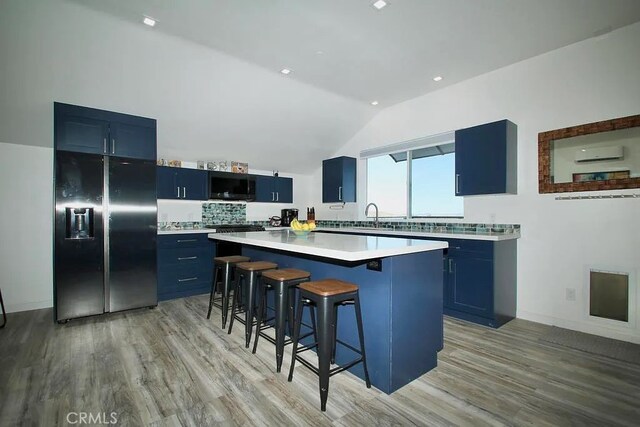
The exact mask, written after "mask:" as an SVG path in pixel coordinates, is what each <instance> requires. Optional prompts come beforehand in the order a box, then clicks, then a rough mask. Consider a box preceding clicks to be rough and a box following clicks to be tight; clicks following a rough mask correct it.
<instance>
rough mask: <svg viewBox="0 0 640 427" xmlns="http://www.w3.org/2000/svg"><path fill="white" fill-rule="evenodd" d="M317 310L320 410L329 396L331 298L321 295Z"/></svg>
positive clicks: (332, 325)
mask: <svg viewBox="0 0 640 427" xmlns="http://www.w3.org/2000/svg"><path fill="white" fill-rule="evenodd" d="M316 309H317V310H318V375H319V377H320V381H319V388H320V410H321V411H323V412H324V411H326V410H327V397H328V396H329V370H330V365H331V354H332V353H333V328H334V323H335V319H334V314H335V309H334V306H333V303H332V300H331V299H330V298H327V297H323V298H322V299H320V300H319V301H318V304H317V306H316Z"/></svg>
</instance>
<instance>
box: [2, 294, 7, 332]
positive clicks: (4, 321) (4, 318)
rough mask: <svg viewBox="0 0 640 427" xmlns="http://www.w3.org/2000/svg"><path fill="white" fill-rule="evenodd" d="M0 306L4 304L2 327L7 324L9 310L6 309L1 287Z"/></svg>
mask: <svg viewBox="0 0 640 427" xmlns="http://www.w3.org/2000/svg"><path fill="white" fill-rule="evenodd" d="M0 306H2V326H0V328H4V326H5V325H6V324H7V312H6V311H5V309H4V300H3V299H2V289H0Z"/></svg>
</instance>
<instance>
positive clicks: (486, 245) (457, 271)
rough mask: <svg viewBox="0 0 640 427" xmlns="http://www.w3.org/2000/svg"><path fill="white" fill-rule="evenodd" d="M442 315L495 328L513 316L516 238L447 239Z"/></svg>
mask: <svg viewBox="0 0 640 427" xmlns="http://www.w3.org/2000/svg"><path fill="white" fill-rule="evenodd" d="M448 242H449V249H448V250H447V254H446V255H445V259H444V263H445V271H444V290H443V291H444V314H446V315H449V316H452V317H456V318H458V319H463V320H468V321H471V322H474V323H479V324H481V325H485V326H490V327H493V328H498V327H500V326H502V325H503V324H505V323H507V322H508V321H509V320H511V319H513V318H515V317H516V295H517V292H516V281H517V269H516V263H517V244H516V240H504V241H497V242H495V241H482V240H463V239H450V240H448Z"/></svg>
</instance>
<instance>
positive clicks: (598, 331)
mask: <svg viewBox="0 0 640 427" xmlns="http://www.w3.org/2000/svg"><path fill="white" fill-rule="evenodd" d="M517 317H518V319H523V320H530V321H532V322H537V323H543V324H545V325H551V326H557V327H559V328H565V329H571V330H572V331H578V332H584V333H585V334H592V335H599V336H601V337H605V338H612V339H615V340H620V341H627V342H631V343H634V344H640V330H638V329H629V333H624V332H620V331H619V330H614V329H611V328H607V327H603V326H597V325H593V324H590V323H584V322H578V321H575V320H567V319H561V318H559V317H553V316H547V315H544V314H539V313H532V312H529V311H522V310H518V315H517Z"/></svg>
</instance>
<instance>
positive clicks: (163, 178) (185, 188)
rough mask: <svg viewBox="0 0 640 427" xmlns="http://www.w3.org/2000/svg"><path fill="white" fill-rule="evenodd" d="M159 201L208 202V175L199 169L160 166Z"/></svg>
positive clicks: (158, 181)
mask: <svg viewBox="0 0 640 427" xmlns="http://www.w3.org/2000/svg"><path fill="white" fill-rule="evenodd" d="M156 177H157V197H158V199H175V200H207V199H208V197H209V195H208V191H207V189H208V185H207V180H208V177H209V175H208V173H207V171H204V170H199V169H187V168H171V167H167V166H158V172H157V174H156Z"/></svg>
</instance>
